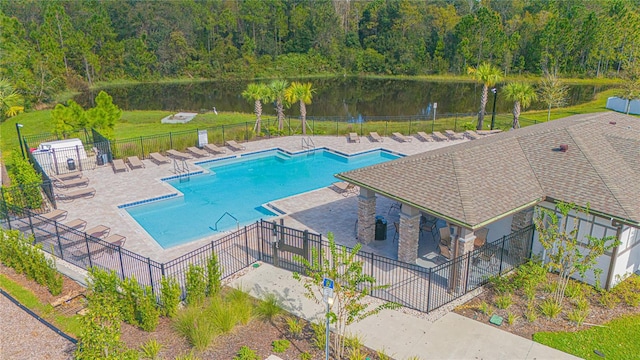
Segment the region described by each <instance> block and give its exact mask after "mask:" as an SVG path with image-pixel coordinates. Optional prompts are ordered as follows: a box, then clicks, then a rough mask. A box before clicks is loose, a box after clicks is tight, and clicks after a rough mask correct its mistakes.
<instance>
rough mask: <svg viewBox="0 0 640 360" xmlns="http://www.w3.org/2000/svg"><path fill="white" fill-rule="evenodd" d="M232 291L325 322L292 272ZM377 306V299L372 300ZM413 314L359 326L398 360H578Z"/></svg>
mask: <svg viewBox="0 0 640 360" xmlns="http://www.w3.org/2000/svg"><path fill="white" fill-rule="evenodd" d="M231 285H232V286H234V287H238V288H242V289H243V290H245V291H248V292H250V293H251V294H252V295H254V296H256V297H264V295H265V294H268V293H274V294H276V295H277V296H278V297H279V298H280V300H281V301H282V305H283V307H284V308H285V309H286V310H287V311H289V312H291V313H293V314H295V315H297V316H300V317H303V318H305V319H307V320H312V321H313V320H315V319H318V318H323V315H324V310H323V305H321V304H316V303H315V302H314V301H313V300H310V299H307V298H305V297H304V296H303V294H304V288H303V287H302V285H301V284H300V283H298V282H297V281H296V280H294V279H293V277H292V274H291V272H289V271H286V270H282V269H279V268H275V267H273V266H271V265H268V264H262V265H261V266H260V267H258V268H253V269H251V270H249V271H248V272H247V273H246V274H244V275H242V276H240V277H238V278H236V279H235V280H233V281H232V283H231ZM371 300H372V302H374V303H375V302H376V301H377V300H375V299H371ZM429 317H433V316H432V314H429V315H425V314H419V313H415V312H413V311H410V310H408V311H407V310H406V309H404V310H395V311H394V310H385V311H383V312H381V313H379V314H378V315H375V316H371V317H369V318H366V319H364V320H363V321H361V322H360V323H356V324H353V325H352V326H351V327H350V328H348V329H347V331H348V332H351V333H355V334H359V335H360V336H361V337H362V339H363V340H364V344H365V345H366V346H368V347H369V348H371V349H374V350H382V349H384V351H385V353H386V354H388V355H390V356H392V357H393V358H394V359H397V360H404V359H407V358H409V357H412V356H418V357H419V358H420V359H527V360H529V359H554V360H557V359H578V358H577V357H575V356H572V355H569V354H566V353H563V352H561V351H558V350H555V349H552V348H550V347H547V346H544V345H541V344H538V343H536V342H533V341H531V340H527V339H525V338H522V337H520V336H517V335H513V334H511V333H508V332H506V331H502V330H500V329H498V328H496V327H495V326H492V325H489V324H483V323H480V322H478V321H475V320H472V319H469V318H466V317H464V316H460V315H458V314H455V313H452V312H446V313H444V315H443V316H442V317H440V318H439V319H428V318H429Z"/></svg>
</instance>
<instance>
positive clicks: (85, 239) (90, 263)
mask: <svg viewBox="0 0 640 360" xmlns="http://www.w3.org/2000/svg"><path fill="white" fill-rule="evenodd" d="M84 243H85V244H86V245H87V257H88V258H89V267H93V262H92V261H91V250H89V238H88V237H87V233H84Z"/></svg>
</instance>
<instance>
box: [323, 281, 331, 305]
mask: <svg viewBox="0 0 640 360" xmlns="http://www.w3.org/2000/svg"><path fill="white" fill-rule="evenodd" d="M322 295H323V296H322V298H323V300H324V301H325V302H328V301H329V298H332V297H333V280H332V279H329V278H324V279H322Z"/></svg>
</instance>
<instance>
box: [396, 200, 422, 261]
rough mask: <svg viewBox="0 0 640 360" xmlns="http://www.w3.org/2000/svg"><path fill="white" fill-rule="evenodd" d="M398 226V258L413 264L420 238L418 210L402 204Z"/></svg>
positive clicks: (416, 256) (416, 257)
mask: <svg viewBox="0 0 640 360" xmlns="http://www.w3.org/2000/svg"><path fill="white" fill-rule="evenodd" d="M399 227H400V231H399V232H400V234H399V235H398V260H400V261H404V262H406V263H410V264H415V263H416V259H418V240H419V238H420V211H418V209H416V208H414V207H411V206H409V205H406V204H403V205H402V210H401V211H400V226H399Z"/></svg>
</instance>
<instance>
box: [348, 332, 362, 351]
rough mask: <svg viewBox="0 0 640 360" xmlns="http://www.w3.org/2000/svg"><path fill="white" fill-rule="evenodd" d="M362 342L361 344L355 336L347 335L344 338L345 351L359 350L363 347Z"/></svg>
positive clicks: (358, 337) (360, 340) (357, 336)
mask: <svg viewBox="0 0 640 360" xmlns="http://www.w3.org/2000/svg"><path fill="white" fill-rule="evenodd" d="M363 345H364V344H363V342H362V338H361V337H360V336H359V335H358V334H356V335H351V334H349V335H347V336H345V337H344V346H345V347H346V348H347V349H359V348H361V347H362V346H363Z"/></svg>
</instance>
